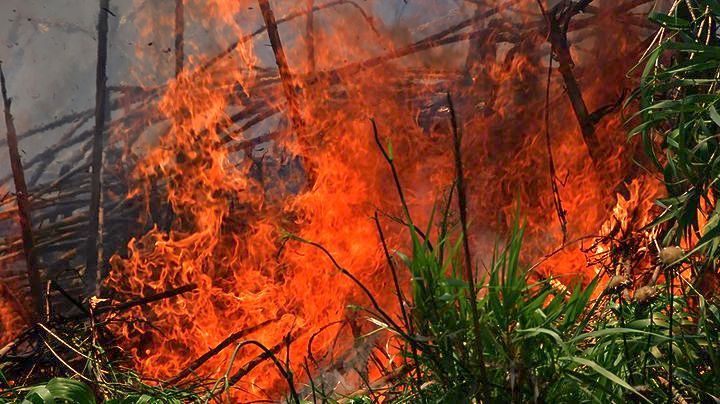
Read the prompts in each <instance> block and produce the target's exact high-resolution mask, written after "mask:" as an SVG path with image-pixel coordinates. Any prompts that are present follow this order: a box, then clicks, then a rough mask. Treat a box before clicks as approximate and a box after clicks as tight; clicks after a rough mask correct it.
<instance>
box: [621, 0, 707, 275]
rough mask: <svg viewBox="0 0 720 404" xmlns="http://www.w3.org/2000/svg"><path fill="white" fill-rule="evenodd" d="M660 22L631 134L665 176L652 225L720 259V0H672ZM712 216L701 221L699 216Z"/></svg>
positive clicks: (673, 240) (668, 239) (670, 240)
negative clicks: (664, 191) (664, 194)
mask: <svg viewBox="0 0 720 404" xmlns="http://www.w3.org/2000/svg"><path fill="white" fill-rule="evenodd" d="M650 18H651V20H653V21H654V22H656V23H657V24H659V26H660V28H659V30H658V32H657V35H656V36H655V38H654V41H653V43H652V46H651V47H650V48H649V49H648V51H647V52H646V57H645V58H644V59H643V60H644V64H645V67H644V70H643V72H642V75H641V81H640V86H639V88H638V90H637V91H636V92H635V96H634V97H632V98H631V100H639V102H640V109H639V111H638V112H637V113H635V114H634V115H633V116H632V118H634V119H636V118H639V119H640V121H639V124H637V125H636V126H635V127H634V128H633V129H632V130H631V131H630V136H634V135H638V134H640V135H641V136H642V139H643V143H644V145H645V151H646V153H647V154H648V156H650V158H651V161H652V162H653V163H654V165H655V168H656V169H657V170H659V171H660V172H661V173H662V175H663V178H664V181H665V185H666V188H667V192H668V195H667V197H666V198H663V199H661V200H660V201H659V202H658V203H659V205H660V206H661V207H663V208H664V209H665V211H664V213H663V214H662V215H660V216H659V217H658V218H657V220H656V221H655V222H654V223H653V224H654V225H658V224H663V223H664V224H665V228H666V229H667V230H666V231H665V236H664V240H663V244H664V245H671V244H673V245H678V244H680V242H681V241H682V240H683V239H689V236H694V237H695V238H696V239H697V242H696V244H695V245H693V246H692V251H691V252H693V253H697V256H698V257H700V258H701V259H704V260H706V261H707V262H712V261H713V260H715V259H717V258H718V248H717V247H718V245H719V243H718V236H720V226H719V224H720V217H719V213H720V212H718V210H717V209H716V207H715V202H714V200H715V198H716V197H717V195H718V193H717V192H718V190H720V188H718V182H717V179H718V178H720V138H719V137H718V131H719V130H720V113H718V110H719V109H720V93H718V79H719V78H720V42H719V41H718V37H717V34H716V29H717V26H718V22H720V3H718V2H717V1H716V0H688V1H675V2H674V4H673V6H672V8H671V10H670V11H669V13H668V14H664V13H653V14H651V16H650ZM706 214H708V215H709V218H708V220H707V221H706V223H705V224H704V225H703V220H702V218H701V216H704V215H706Z"/></svg>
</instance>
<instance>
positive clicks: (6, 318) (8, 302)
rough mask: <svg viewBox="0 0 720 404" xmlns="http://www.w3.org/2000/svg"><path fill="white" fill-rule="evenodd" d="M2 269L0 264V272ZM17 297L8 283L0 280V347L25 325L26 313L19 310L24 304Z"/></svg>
mask: <svg viewBox="0 0 720 404" xmlns="http://www.w3.org/2000/svg"><path fill="white" fill-rule="evenodd" d="M3 269H4V268H3V266H0V272H2V270H3ZM18 299H19V297H18V296H15V295H14V294H13V291H12V290H11V289H10V288H9V287H8V285H7V284H5V283H4V282H2V281H0V348H2V347H4V346H5V345H6V344H8V343H10V342H11V341H12V340H13V339H15V337H17V336H18V335H19V334H20V333H21V332H22V331H23V330H24V329H25V327H26V321H25V319H24V318H23V315H24V314H26V313H21V312H20V311H19V310H21V308H22V307H24V306H23V305H22V302H21V301H20V300H18Z"/></svg>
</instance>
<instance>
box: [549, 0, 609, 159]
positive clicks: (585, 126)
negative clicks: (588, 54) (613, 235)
mask: <svg viewBox="0 0 720 404" xmlns="http://www.w3.org/2000/svg"><path fill="white" fill-rule="evenodd" d="M591 2H592V0H582V1H579V2H577V3H575V2H571V1H567V0H564V1H562V2H560V3H559V4H557V5H556V6H555V7H553V8H552V9H551V10H549V11H548V12H547V13H545V17H546V19H547V24H548V41H549V42H550V46H551V48H552V53H553V55H554V56H555V58H556V59H557V61H558V70H559V71H560V74H561V75H562V78H563V81H564V83H565V89H566V91H567V95H568V98H569V99H570V104H571V105H572V109H573V112H574V113H575V117H576V118H577V121H578V125H580V130H581V132H582V137H583V141H584V142H585V146H586V147H587V149H588V153H589V154H590V157H591V158H592V160H593V162H595V163H596V164H597V163H598V162H599V160H600V157H601V156H600V141H599V140H598V138H597V135H596V134H595V123H594V122H593V120H592V119H591V117H590V113H589V112H588V108H587V105H586V104H585V100H584V99H583V95H582V91H581V90H580V84H579V83H578V81H577V78H576V77H575V74H574V73H573V67H574V66H575V63H574V62H573V60H572V57H571V55H570V44H569V42H568V37H567V33H568V27H569V24H570V20H571V19H572V17H573V16H575V15H576V14H578V13H579V12H581V11H583V10H584V8H585V7H587V6H588V5H589V4H590V3H591Z"/></svg>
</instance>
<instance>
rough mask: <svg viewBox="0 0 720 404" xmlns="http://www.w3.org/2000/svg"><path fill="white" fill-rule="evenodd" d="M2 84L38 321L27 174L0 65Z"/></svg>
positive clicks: (40, 295) (40, 298)
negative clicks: (24, 169) (21, 157)
mask: <svg viewBox="0 0 720 404" xmlns="http://www.w3.org/2000/svg"><path fill="white" fill-rule="evenodd" d="M0 83H1V84H2V86H1V87H2V98H3V106H4V108H5V126H6V128H7V144H8V151H9V152H10V165H11V168H12V173H13V179H14V181H15V195H16V201H17V207H18V219H19V220H20V227H21V229H22V245H23V252H24V253H25V263H26V264H27V277H28V281H29V282H30V295H31V298H32V300H33V308H34V312H33V319H35V320H36V319H38V316H40V315H41V313H42V309H43V292H42V283H41V281H40V271H39V270H38V262H37V257H36V255H35V251H34V240H33V233H32V222H31V219H30V202H29V200H28V190H27V184H26V183H25V172H24V171H23V166H22V161H21V160H20V152H19V151H18V140H17V132H16V131H15V123H14V122H13V116H12V114H11V113H10V104H11V103H12V102H11V100H10V99H9V98H8V95H7V88H6V86H5V74H4V73H3V71H2V65H0Z"/></svg>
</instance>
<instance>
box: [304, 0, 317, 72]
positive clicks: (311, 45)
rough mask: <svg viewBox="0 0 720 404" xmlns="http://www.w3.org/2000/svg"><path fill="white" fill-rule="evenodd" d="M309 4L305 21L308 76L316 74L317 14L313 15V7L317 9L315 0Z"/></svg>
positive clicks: (307, 0)
mask: <svg viewBox="0 0 720 404" xmlns="http://www.w3.org/2000/svg"><path fill="white" fill-rule="evenodd" d="M306 2H307V10H308V13H307V20H306V21H305V38H306V39H305V43H306V44H305V46H307V58H308V74H311V75H312V74H313V73H315V68H316V60H315V13H313V11H312V10H313V7H315V0H306Z"/></svg>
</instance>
